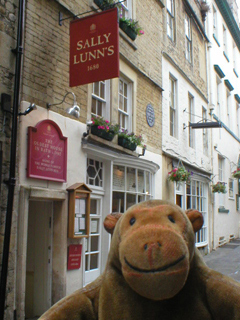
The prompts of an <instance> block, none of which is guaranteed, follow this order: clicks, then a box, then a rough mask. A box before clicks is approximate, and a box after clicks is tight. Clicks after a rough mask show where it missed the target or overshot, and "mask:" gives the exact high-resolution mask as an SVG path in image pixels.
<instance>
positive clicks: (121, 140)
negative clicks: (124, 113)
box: [118, 137, 137, 151]
mask: <svg viewBox="0 0 240 320" xmlns="http://www.w3.org/2000/svg"><path fill="white" fill-rule="evenodd" d="M118 145H119V146H122V147H123V148H126V149H129V150H131V151H135V150H136V148H137V144H136V143H134V142H131V141H129V140H128V139H126V138H122V137H118Z"/></svg>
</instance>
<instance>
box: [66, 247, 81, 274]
mask: <svg viewBox="0 0 240 320" xmlns="http://www.w3.org/2000/svg"><path fill="white" fill-rule="evenodd" d="M81 255H82V245H81V244H70V245H69V246H68V264H67V268H68V270H73V269H79V268H80V266H81Z"/></svg>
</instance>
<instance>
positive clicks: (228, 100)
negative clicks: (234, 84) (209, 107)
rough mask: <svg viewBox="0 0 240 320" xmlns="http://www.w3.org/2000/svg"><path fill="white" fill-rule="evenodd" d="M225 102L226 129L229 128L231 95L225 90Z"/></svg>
mask: <svg viewBox="0 0 240 320" xmlns="http://www.w3.org/2000/svg"><path fill="white" fill-rule="evenodd" d="M226 100H227V124H228V127H229V128H231V119H230V113H231V94H230V91H229V90H228V89H226Z"/></svg>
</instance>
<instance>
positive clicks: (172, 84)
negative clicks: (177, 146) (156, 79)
mask: <svg viewBox="0 0 240 320" xmlns="http://www.w3.org/2000/svg"><path fill="white" fill-rule="evenodd" d="M171 113H172V117H171ZM169 134H170V136H172V137H175V138H177V80H176V79H175V78H174V77H173V76H172V75H170V76H169Z"/></svg>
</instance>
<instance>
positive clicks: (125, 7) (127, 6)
mask: <svg viewBox="0 0 240 320" xmlns="http://www.w3.org/2000/svg"><path fill="white" fill-rule="evenodd" d="M119 15H120V17H122V18H131V17H132V0H125V1H123V2H122V3H121V4H120V5H119Z"/></svg>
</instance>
